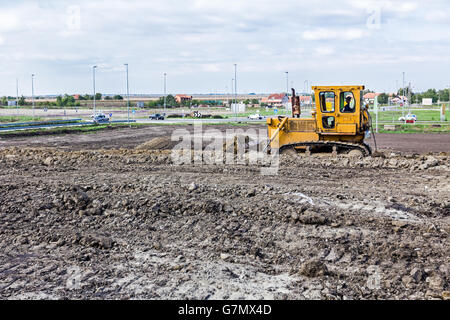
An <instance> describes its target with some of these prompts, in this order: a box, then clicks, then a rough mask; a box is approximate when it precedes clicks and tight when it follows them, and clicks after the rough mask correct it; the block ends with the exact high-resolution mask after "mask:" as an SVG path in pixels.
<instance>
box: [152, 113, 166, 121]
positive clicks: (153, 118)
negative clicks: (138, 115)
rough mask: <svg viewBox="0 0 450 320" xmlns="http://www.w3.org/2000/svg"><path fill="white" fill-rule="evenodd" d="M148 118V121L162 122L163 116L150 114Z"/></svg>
mask: <svg viewBox="0 0 450 320" xmlns="http://www.w3.org/2000/svg"><path fill="white" fill-rule="evenodd" d="M148 118H149V119H150V120H164V116H163V115H162V114H159V113H155V114H151V115H150V116H149V117H148Z"/></svg>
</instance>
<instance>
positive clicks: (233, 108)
mask: <svg viewBox="0 0 450 320" xmlns="http://www.w3.org/2000/svg"><path fill="white" fill-rule="evenodd" d="M233 90H234V78H232V79H231V111H233V113H234V117H235V118H236V102H235V99H234V92H233Z"/></svg>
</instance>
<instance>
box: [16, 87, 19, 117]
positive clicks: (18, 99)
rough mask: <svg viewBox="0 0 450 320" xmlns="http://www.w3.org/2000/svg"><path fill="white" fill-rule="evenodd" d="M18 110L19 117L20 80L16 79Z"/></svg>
mask: <svg viewBox="0 0 450 320" xmlns="http://www.w3.org/2000/svg"><path fill="white" fill-rule="evenodd" d="M16 109H17V115H19V79H16Z"/></svg>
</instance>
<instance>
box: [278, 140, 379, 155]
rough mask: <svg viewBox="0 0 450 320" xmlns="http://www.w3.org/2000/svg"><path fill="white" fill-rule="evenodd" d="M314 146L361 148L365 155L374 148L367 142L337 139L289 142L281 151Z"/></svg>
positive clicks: (349, 149)
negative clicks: (360, 142) (340, 140)
mask: <svg viewBox="0 0 450 320" xmlns="http://www.w3.org/2000/svg"><path fill="white" fill-rule="evenodd" d="M303 146H306V147H312V146H331V147H336V148H339V149H345V150H347V151H351V150H360V151H361V152H362V153H363V155H364V156H369V155H371V154H372V149H371V148H370V146H369V145H367V144H366V143H362V144H359V143H349V142H336V141H314V142H301V143H293V144H287V145H284V146H282V147H281V148H280V152H282V151H283V150H285V149H288V148H295V147H303Z"/></svg>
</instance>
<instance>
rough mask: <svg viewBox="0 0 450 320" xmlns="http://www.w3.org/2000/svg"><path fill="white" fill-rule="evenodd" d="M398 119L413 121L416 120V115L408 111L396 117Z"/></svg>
mask: <svg viewBox="0 0 450 320" xmlns="http://www.w3.org/2000/svg"><path fill="white" fill-rule="evenodd" d="M398 121H413V122H416V121H417V116H416V115H415V114H411V113H408V114H407V115H406V116H404V117H400V118H398Z"/></svg>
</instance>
